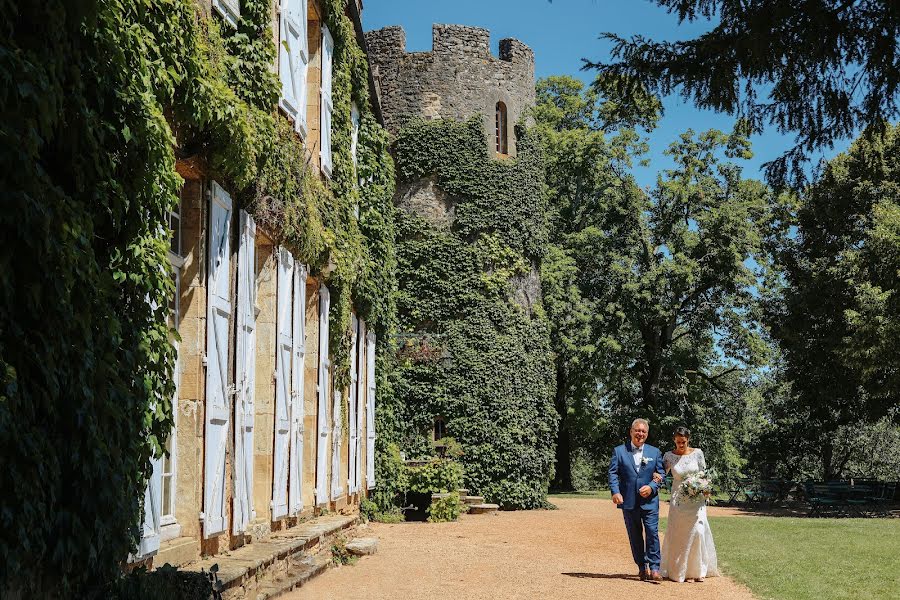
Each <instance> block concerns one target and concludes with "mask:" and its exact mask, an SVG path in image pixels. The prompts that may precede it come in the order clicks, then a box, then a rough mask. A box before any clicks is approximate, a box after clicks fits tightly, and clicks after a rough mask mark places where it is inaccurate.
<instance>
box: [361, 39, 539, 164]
mask: <svg viewBox="0 0 900 600" xmlns="http://www.w3.org/2000/svg"><path fill="white" fill-rule="evenodd" d="M366 43H367V45H368V50H369V60H370V62H371V64H372V67H373V69H374V71H375V74H376V79H377V81H378V82H379V85H380V87H381V102H382V106H383V110H384V120H385V124H386V126H387V128H388V130H389V131H390V132H391V133H394V134H396V133H397V132H398V131H399V130H400V129H401V128H402V127H403V125H404V124H405V123H406V122H407V121H408V120H409V119H411V118H413V117H423V118H425V119H439V118H443V119H454V120H457V121H464V120H466V119H469V118H470V117H472V116H474V115H475V114H481V115H482V116H483V117H484V129H485V140H486V141H487V143H488V148H490V149H492V150H495V151H496V152H498V153H501V154H508V155H510V156H515V154H516V139H515V125H516V124H517V123H518V122H519V121H520V120H521V119H522V117H523V116H524V113H525V111H526V110H527V109H528V108H530V107H532V106H534V101H535V95H534V53H533V52H532V50H531V48H529V47H528V46H526V45H525V44H523V43H522V42H520V41H518V40H515V39H511V38H507V39H503V40H500V53H499V58H497V57H495V56H494V55H493V54H491V48H490V33H489V32H488V31H487V30H486V29H481V28H480V27H466V26H463V25H434V26H433V27H432V50H431V52H407V51H406V33H405V32H404V31H403V28H402V27H396V26H395V27H385V28H384V29H379V30H377V31H370V32H368V33H367V34H366ZM504 118H505V123H501V119H504ZM504 135H505V140H498V137H500V136H504ZM504 142H505V143H504ZM503 150H505V152H504V151H503Z"/></svg>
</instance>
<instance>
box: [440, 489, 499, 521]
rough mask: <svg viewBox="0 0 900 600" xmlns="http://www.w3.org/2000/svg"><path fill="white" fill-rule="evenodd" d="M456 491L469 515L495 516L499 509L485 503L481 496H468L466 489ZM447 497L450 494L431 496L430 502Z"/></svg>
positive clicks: (496, 506) (494, 505)
mask: <svg viewBox="0 0 900 600" xmlns="http://www.w3.org/2000/svg"><path fill="white" fill-rule="evenodd" d="M456 491H457V493H458V494H459V498H460V500H462V501H463V504H465V505H466V508H467V509H468V513H469V514H470V515H486V514H496V513H497V511H498V510H499V509H500V507H499V506H498V505H496V504H488V503H485V501H484V497H483V496H470V495H469V490H467V489H464V488H461V489H458V490H456ZM449 495H450V494H432V495H431V500H432V501H434V500H438V499H440V498H446V497H447V496H449Z"/></svg>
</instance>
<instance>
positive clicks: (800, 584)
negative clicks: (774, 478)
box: [710, 517, 900, 600]
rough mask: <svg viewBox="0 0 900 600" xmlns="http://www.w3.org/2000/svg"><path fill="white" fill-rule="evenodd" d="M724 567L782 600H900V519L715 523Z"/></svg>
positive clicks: (725, 520) (716, 520) (759, 591)
mask: <svg viewBox="0 0 900 600" xmlns="http://www.w3.org/2000/svg"><path fill="white" fill-rule="evenodd" d="M710 525H711V527H712V530H713V536H714V538H715V541H716V549H717V551H718V555H719V563H720V567H721V568H722V569H723V570H724V571H725V573H726V574H728V575H729V576H731V577H733V578H734V579H736V580H738V581H740V582H741V583H743V584H745V585H746V586H747V587H749V588H750V589H751V590H752V591H753V593H754V594H755V595H756V596H759V597H760V598H766V599H776V600H782V599H783V600H838V599H847V600H851V599H852V600H888V599H891V598H897V597H898V594H900V519H804V518H789V517H717V518H716V517H714V518H711V519H710Z"/></svg>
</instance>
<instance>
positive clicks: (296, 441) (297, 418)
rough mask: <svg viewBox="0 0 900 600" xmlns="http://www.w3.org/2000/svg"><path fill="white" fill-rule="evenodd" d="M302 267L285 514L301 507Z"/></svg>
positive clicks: (297, 278)
mask: <svg viewBox="0 0 900 600" xmlns="http://www.w3.org/2000/svg"><path fill="white" fill-rule="evenodd" d="M306 273H307V270H306V265H299V264H298V265H297V267H296V268H295V269H294V339H293V343H294V345H293V354H292V357H293V364H292V365H291V438H290V440H291V443H290V453H291V460H290V478H289V486H290V488H289V491H288V501H289V513H290V514H292V515H295V514H297V513H299V512H300V510H301V509H302V508H303V444H304V438H303V418H304V416H305V414H304V406H303V402H304V398H303V387H304V375H305V373H304V371H305V367H304V361H305V360H306Z"/></svg>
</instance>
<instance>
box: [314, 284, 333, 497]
mask: <svg viewBox="0 0 900 600" xmlns="http://www.w3.org/2000/svg"><path fill="white" fill-rule="evenodd" d="M330 309H331V294H330V293H329V292H328V288H327V287H325V286H324V285H323V286H322V287H320V288H319V378H318V382H317V383H316V391H317V394H318V406H317V411H316V424H317V425H318V436H317V438H316V504H325V503H326V502H328V434H329V429H328V392H329V391H330V390H331V385H330V383H329V380H330V378H331V361H330V360H328V311H329V310H330Z"/></svg>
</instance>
